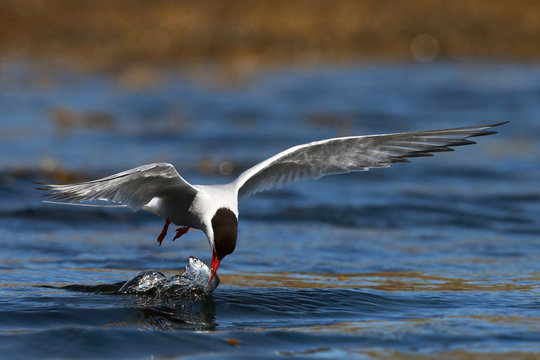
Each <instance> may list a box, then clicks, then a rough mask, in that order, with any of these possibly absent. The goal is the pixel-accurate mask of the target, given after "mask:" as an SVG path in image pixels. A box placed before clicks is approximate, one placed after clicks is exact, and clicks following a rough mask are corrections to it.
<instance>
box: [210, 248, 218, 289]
mask: <svg viewBox="0 0 540 360" xmlns="http://www.w3.org/2000/svg"><path fill="white" fill-rule="evenodd" d="M220 262H221V260H218V258H217V255H216V250H212V264H211V265H210V267H211V268H212V276H210V280H209V281H208V283H209V284H210V283H211V282H212V279H213V278H214V275H216V272H217V269H218V267H219V263H220Z"/></svg>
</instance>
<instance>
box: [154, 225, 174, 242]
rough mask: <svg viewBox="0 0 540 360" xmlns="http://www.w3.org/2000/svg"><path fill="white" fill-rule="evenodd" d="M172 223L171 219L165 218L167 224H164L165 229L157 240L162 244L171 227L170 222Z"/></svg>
mask: <svg viewBox="0 0 540 360" xmlns="http://www.w3.org/2000/svg"><path fill="white" fill-rule="evenodd" d="M170 223H171V220H169V219H165V225H164V226H163V230H161V234H159V236H158V238H157V242H158V243H159V245H161V242H162V241H163V239H164V238H165V235H167V230H168V229H169V224H170Z"/></svg>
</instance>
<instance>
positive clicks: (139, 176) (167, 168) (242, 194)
mask: <svg viewBox="0 0 540 360" xmlns="http://www.w3.org/2000/svg"><path fill="white" fill-rule="evenodd" d="M505 123H506V122H501V123H497V124H491V125H482V126H470V127H461V128H454V129H445V130H432V131H420V132H408V133H397V134H383V135H367V136H349V137H339V138H333V139H326V140H321V141H315V142H311V143H308V144H303V145H298V146H294V147H292V148H290V149H287V150H285V151H282V152H280V153H279V154H277V155H275V156H272V157H271V158H269V159H267V160H264V161H263V162H261V163H259V164H257V165H255V166H253V167H252V168H250V169H248V170H246V171H244V172H243V173H241V174H240V176H238V178H237V179H235V180H234V181H233V182H231V183H228V184H221V185H191V184H190V183H188V182H187V181H186V180H184V179H183V178H182V177H181V176H180V175H179V174H178V172H177V171H176V169H175V168H174V166H173V165H171V164H167V163H155V164H148V165H143V166H139V167H136V168H134V169H131V170H127V171H124V172H121V173H118V174H115V175H111V176H108V177H105V178H102V179H98V180H93V181H88V182H83V183H77V184H67V185H43V187H40V188H38V189H39V190H46V191H52V192H50V193H48V194H46V195H44V196H48V197H49V198H51V199H54V200H60V201H62V202H64V203H66V202H67V203H71V204H75V205H84V202H86V201H91V200H106V201H109V202H113V203H119V204H121V206H128V207H130V208H131V209H132V210H134V211H137V210H140V209H143V210H146V211H149V212H151V213H153V214H156V215H158V216H160V217H161V218H163V219H165V226H164V227H163V230H162V232H161V234H160V235H159V237H158V239H157V241H158V242H159V244H161V242H162V240H163V238H164V237H165V235H166V234H167V229H168V226H169V224H170V223H171V222H172V223H174V224H175V225H177V226H180V228H178V229H177V230H176V232H177V233H176V235H175V237H174V239H176V238H178V237H180V236H181V235H182V234H184V233H186V232H187V231H188V230H189V228H195V229H200V230H202V231H204V233H205V234H206V237H207V238H208V241H209V243H210V248H211V249H212V263H211V267H212V275H211V278H210V281H211V280H212V278H213V277H214V275H215V273H216V271H217V269H218V267H219V264H220V262H221V260H223V258H224V257H225V256H227V255H229V254H231V253H232V252H233V251H234V249H235V247H236V238H237V235H238V200H239V199H242V198H246V197H248V196H250V195H253V194H256V193H258V192H261V191H265V190H270V189H272V188H279V187H282V186H285V185H287V184H289V183H291V182H294V181H299V180H307V179H318V178H320V177H322V176H325V175H330V174H341V173H348V172H352V171H365V170H369V169H370V168H381V167H388V166H390V164H392V163H398V162H408V161H409V160H407V158H412V157H419V156H432V153H434V152H441V151H452V150H453V149H451V147H453V146H461V145H470V144H475V142H474V141H471V140H467V139H469V138H472V137H477V136H484V135H491V134H496V132H495V131H491V130H487V129H490V128H493V127H495V126H499V125H502V124H505ZM81 202H82V203H81ZM174 239H173V240H174Z"/></svg>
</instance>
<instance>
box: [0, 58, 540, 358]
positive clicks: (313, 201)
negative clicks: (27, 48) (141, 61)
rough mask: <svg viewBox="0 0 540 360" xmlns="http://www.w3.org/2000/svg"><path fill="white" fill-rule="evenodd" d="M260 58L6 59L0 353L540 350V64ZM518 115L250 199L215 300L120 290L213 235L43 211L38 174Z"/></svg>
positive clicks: (186, 166)
mask: <svg viewBox="0 0 540 360" xmlns="http://www.w3.org/2000/svg"><path fill="white" fill-rule="evenodd" d="M251 70H252V71H246V72H243V73H242V72H238V71H234V72H232V71H230V70H223V69H217V68H213V67H211V66H209V67H201V68H196V69H195V68H189V69H181V70H170V69H159V70H157V69H139V70H137V71H135V70H126V71H125V72H124V73H114V74H93V73H87V72H83V71H78V70H75V69H72V68H66V67H60V66H58V65H54V64H53V65H51V64H44V63H28V62H19V63H13V62H11V63H6V62H3V63H1V64H0V89H1V91H0V114H1V115H0V199H1V201H0V246H1V249H2V251H1V252H0V354H2V355H1V356H0V357H4V358H9V359H26V358H55V359H56V358H69V359H73V358H92V359H94V358H113V359H126V358H129V359H137V358H141V359H149V358H173V359H176V358H225V357H229V358H235V359H238V358H246V359H251V358H253V356H254V355H255V354H257V358H260V359H265V358H281V357H290V356H297V357H305V358H357V359H381V358H407V359H425V358H426V357H435V356H436V357H452V358H456V359H462V358H463V359H465V358H471V357H480V356H485V357H486V358H494V357H495V358H497V357H498V358H509V357H512V358H524V359H525V358H532V357H535V356H540V341H539V339H540V300H539V299H540V219H539V216H538V215H539V214H540V188H539V185H538V184H539V183H540V181H539V180H540V155H539V154H540V152H539V150H540V140H539V137H538V134H539V133H540V121H539V116H540V68H538V67H536V66H533V65H524V64H492V63H480V62H476V63H433V64H428V65H413V64H383V65H375V64H356V65H347V66H335V65H328V66H319V67H310V68H301V67H282V68H274V69H257V70H256V71H253V69H251ZM506 120H510V121H511V122H510V123H509V124H507V125H504V126H502V127H500V128H498V129H497V130H498V131H499V134H497V135H494V136H490V137H483V138H478V140H477V141H478V144H477V145H473V146H466V147H460V148H458V149H456V151H455V152H453V153H441V154H437V155H436V156H434V157H433V158H418V159H414V160H413V161H412V162H411V163H410V164H396V165H394V166H392V167H391V168H388V169H376V170H372V171H369V172H365V173H357V174H349V175H340V176H330V177H326V178H323V179H321V180H319V181H317V182H306V183H299V184H295V185H292V186H289V187H287V188H284V189H281V190H276V191H272V192H267V193H262V194H259V195H257V196H255V197H253V198H250V199H248V200H246V201H244V202H243V203H241V204H240V229H239V231H240V234H239V240H238V245H237V249H236V251H235V253H234V254H232V255H230V256H228V257H227V258H225V260H224V261H223V262H222V265H221V266H220V278H221V285H220V286H219V287H218V288H217V289H216V291H215V292H214V293H213V294H212V295H210V296H208V297H206V298H203V299H200V298H197V299H191V298H189V297H187V298H186V297H183V298H180V297H176V298H175V297H155V296H152V295H126V294H118V292H117V290H118V289H119V288H120V286H121V285H122V283H123V282H125V281H127V280H129V279H131V278H132V277H134V276H135V275H136V274H137V273H138V272H139V271H141V270H145V269H159V270H160V271H162V272H164V273H166V274H167V275H168V276H170V275H173V274H175V273H178V272H180V271H181V270H182V269H183V268H184V267H185V265H186V264H187V261H188V257H189V256H190V255H192V256H195V257H198V258H201V259H205V260H206V261H209V260H210V256H211V253H210V250H209V246H208V242H207V240H206V238H205V237H204V235H203V233H202V232H200V231H196V230H195V231H194V230H190V232H188V234H186V235H184V236H183V237H182V238H181V239H180V240H177V241H175V242H174V243H172V242H171V239H172V236H173V234H174V232H171V233H170V234H169V236H168V238H166V240H165V241H164V242H163V245H162V246H157V243H156V237H157V235H158V234H159V232H160V231H161V227H162V225H163V224H162V222H161V220H160V219H158V218H156V217H154V216H153V215H151V214H146V213H143V212H139V213H131V212H130V211H129V210H126V209H96V208H73V207H66V206H58V205H51V204H45V203H42V202H41V198H40V195H41V194H39V192H38V191H36V190H34V187H35V184H34V183H33V182H34V181H37V182H40V181H43V182H47V183H49V182H65V181H81V180H88V179H93V178H97V177H100V176H105V175H109V174H111V173H115V172H119V171H122V170H125V169H128V168H131V167H135V166H138V165H141V164H144V163H149V162H156V161H167V162H171V163H173V164H174V165H175V166H176V167H177V169H178V170H179V172H180V173H181V174H182V175H183V176H184V178H186V179H187V180H188V181H190V182H192V183H220V182H227V181H230V180H231V179H233V178H234V176H236V175H238V174H239V173H240V172H241V171H243V170H245V169H247V168H248V167H249V166H251V165H253V164H255V163H257V162H259V161H261V160H263V159H265V158H267V157H269V156H271V155H273V154H275V153H277V152H279V151H281V150H283V149H286V148H287V147H289V146H293V145H296V144H300V143H304V142H308V141H313V140H318V139H323V138H328V137H334V136H345V135H351V134H372V133H384V132H398V131H414V130H428V129H437V128H448V127H456V126H467V125H477V124H485V123H495V122H500V121H506Z"/></svg>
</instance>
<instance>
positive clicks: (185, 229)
mask: <svg viewBox="0 0 540 360" xmlns="http://www.w3.org/2000/svg"><path fill="white" fill-rule="evenodd" d="M188 230H189V227H187V226H183V227H179V228H178V229H176V235H174V238H173V239H172V241H174V240H176V239H178V238H179V237H180V236H182V235H184V234H185V233H187V232H188Z"/></svg>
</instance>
